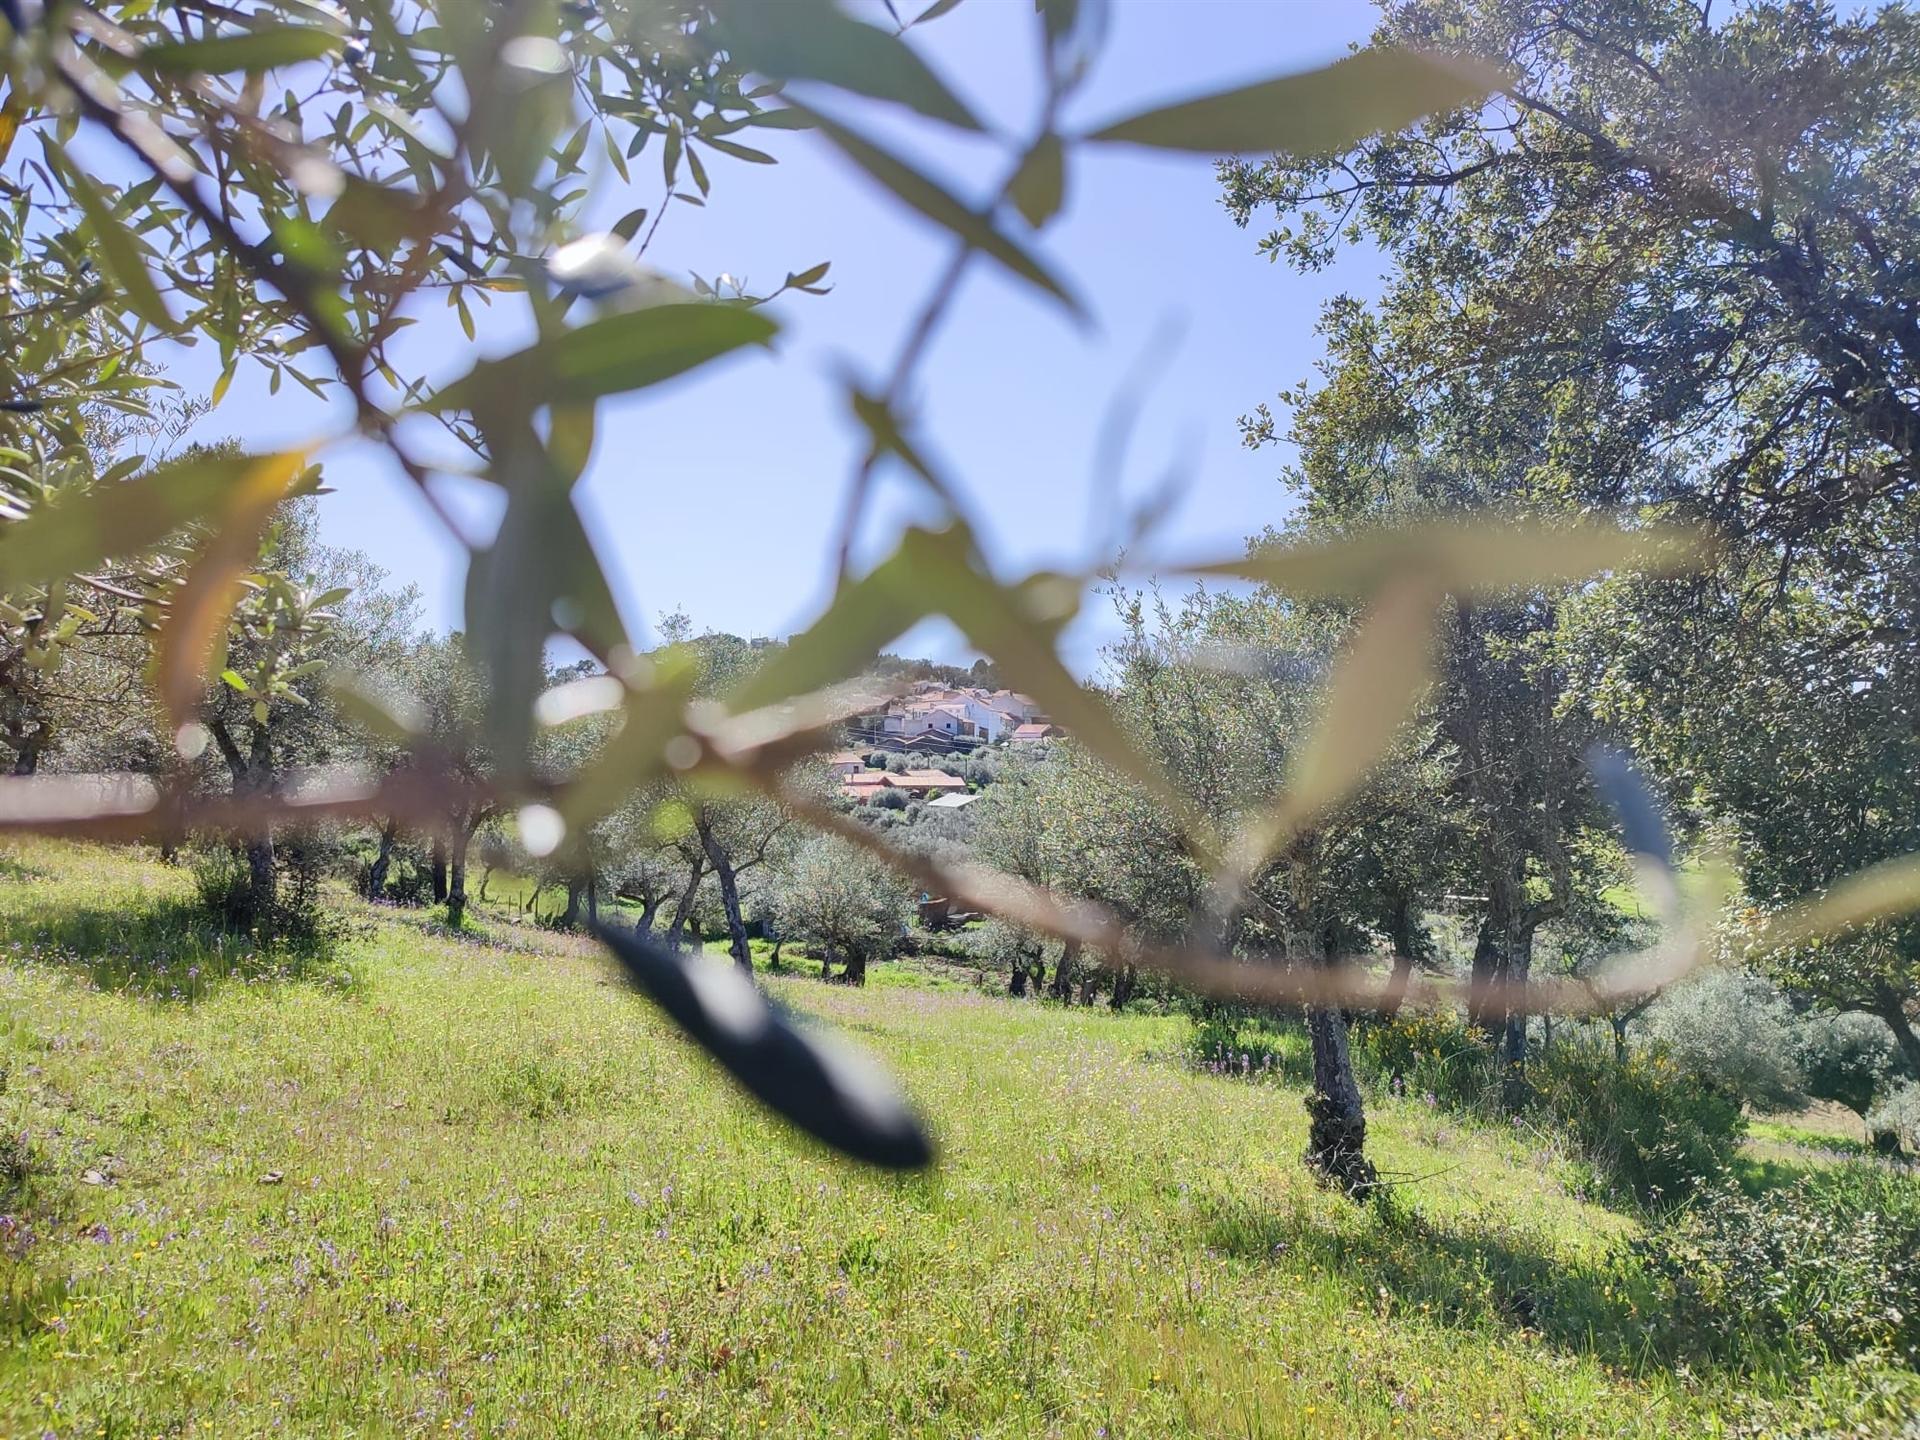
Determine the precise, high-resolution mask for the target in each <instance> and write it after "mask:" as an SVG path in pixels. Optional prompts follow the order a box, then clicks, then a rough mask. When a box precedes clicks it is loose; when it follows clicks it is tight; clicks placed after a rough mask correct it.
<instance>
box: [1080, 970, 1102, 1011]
mask: <svg viewBox="0 0 1920 1440" xmlns="http://www.w3.org/2000/svg"><path fill="white" fill-rule="evenodd" d="M1099 988H1100V972H1099V971H1097V970H1089V971H1088V972H1087V973H1086V975H1085V976H1084V977H1083V978H1082V979H1081V981H1080V1003H1081V1004H1082V1005H1091V1004H1093V996H1094V992H1095V991H1096V990H1098V989H1099Z"/></svg>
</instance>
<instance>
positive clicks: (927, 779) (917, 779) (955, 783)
mask: <svg viewBox="0 0 1920 1440" xmlns="http://www.w3.org/2000/svg"><path fill="white" fill-rule="evenodd" d="M888 778H890V779H891V780H892V781H893V783H894V784H895V785H897V786H899V787H900V788H901V789H902V790H905V791H906V792H907V793H908V794H909V795H955V794H958V795H964V794H966V793H967V782H966V781H964V780H962V779H961V778H960V777H959V776H958V775H949V774H947V772H946V771H944V770H908V771H907V772H905V773H904V774H901V775H893V776H890V777H888Z"/></svg>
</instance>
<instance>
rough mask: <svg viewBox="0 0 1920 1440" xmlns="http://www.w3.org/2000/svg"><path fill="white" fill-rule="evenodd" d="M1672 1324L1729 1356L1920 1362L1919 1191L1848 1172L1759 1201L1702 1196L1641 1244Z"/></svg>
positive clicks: (1872, 1173)
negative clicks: (1662, 1287) (1885, 1354)
mask: <svg viewBox="0 0 1920 1440" xmlns="http://www.w3.org/2000/svg"><path fill="white" fill-rule="evenodd" d="M1634 1249H1635V1252H1636V1254H1637V1255H1638V1256H1639V1258H1640V1260H1641V1261H1642V1263H1643V1264H1644V1265H1645V1266H1646V1268H1647V1270H1648V1271H1649V1272H1650V1273H1651V1274H1653V1275H1655V1276H1657V1277H1659V1278H1660V1279H1661V1280H1662V1281H1664V1283H1665V1284H1667V1285H1668V1286H1670V1287H1671V1289H1672V1294H1673V1308H1674V1322H1675V1324H1676V1326H1677V1327H1678V1328H1680V1329H1682V1330H1684V1331H1686V1332H1688V1333H1689V1334H1690V1335H1691V1337H1693V1338H1694V1339H1696V1340H1706V1341H1708V1342H1709V1343H1710V1344H1711V1346H1712V1347H1713V1348H1716V1349H1718V1350H1720V1351H1722V1352H1723V1353H1727V1354H1731V1355H1740V1354H1744V1353H1748V1352H1750V1350H1751V1348H1752V1346H1753V1345H1754V1343H1755V1342H1756V1341H1758V1342H1770V1343H1775V1344H1781V1345H1785V1346H1790V1347H1792V1348H1794V1349H1796V1350H1804V1351H1812V1352H1823V1353H1825V1354H1827V1355H1831V1356H1836V1357H1838V1356H1848V1355H1856V1354H1860V1353H1862V1352H1865V1351H1872V1350H1891V1351H1894V1352H1895V1353H1897V1354H1899V1355H1900V1356H1902V1357H1903V1358H1904V1359H1906V1360H1907V1361H1908V1362H1909V1363H1913V1362H1914V1361H1916V1360H1920V1181H1917V1180H1915V1179H1914V1178H1913V1177H1912V1176H1910V1175H1904V1174H1900V1173H1896V1172H1892V1171H1884V1170H1876V1169H1873V1168H1871V1167H1869V1166H1866V1165H1847V1166H1839V1167H1835V1168H1833V1169H1830V1170H1823V1171H1820V1172H1817V1173H1815V1174H1812V1175H1808V1176H1805V1177H1803V1178H1802V1179H1800V1180H1798V1181H1796V1182H1795V1183H1793V1184H1791V1185H1787V1186H1782V1187H1780V1188H1778V1189H1773V1190H1768V1191H1765V1192H1763V1193H1762V1194H1760V1195H1758V1196H1750V1195H1747V1194H1745V1193H1743V1192H1742V1191H1741V1190H1740V1189H1739V1188H1738V1187H1737V1186H1734V1185H1732V1184H1723V1185H1716V1186H1713V1187H1710V1188H1708V1189H1705V1190H1703V1191H1701V1192H1700V1193H1699V1194H1698V1195H1697V1196H1696V1197H1695V1200H1694V1203H1693V1204H1691V1205H1690V1206H1688V1207H1687V1208H1686V1210H1685V1211H1683V1212H1681V1213H1680V1214H1677V1215H1675V1216H1673V1217H1671V1218H1670V1219H1669V1221H1668V1222H1667V1223H1666V1224H1664V1225H1662V1226H1660V1227H1658V1228H1656V1229H1654V1230H1652V1231H1651V1232H1650V1233H1649V1234H1648V1235H1647V1236H1646V1238H1645V1239H1643V1240H1641V1241H1639V1242H1637V1243H1636V1245H1635V1247H1634Z"/></svg>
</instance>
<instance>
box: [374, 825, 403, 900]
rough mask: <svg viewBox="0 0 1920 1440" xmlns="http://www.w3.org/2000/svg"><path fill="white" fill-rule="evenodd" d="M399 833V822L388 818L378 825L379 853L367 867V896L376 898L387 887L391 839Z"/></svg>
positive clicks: (391, 859) (390, 861) (383, 892)
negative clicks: (383, 823) (385, 821)
mask: <svg viewBox="0 0 1920 1440" xmlns="http://www.w3.org/2000/svg"><path fill="white" fill-rule="evenodd" d="M399 833H400V822H399V821H398V820H389V821H387V823H386V824H385V825H382V826H381V827H380V853H379V854H378V855H375V856H374V857H373V864H372V865H371V866H369V867H368V869H367V898H368V899H369V900H378V899H379V898H380V897H381V896H382V895H383V894H385V893H386V889H387V870H388V868H389V867H390V866H391V865H392V864H393V839H394V836H396V835H398V834H399Z"/></svg>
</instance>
